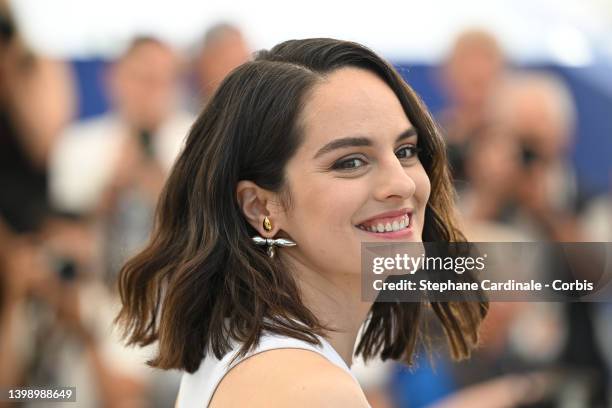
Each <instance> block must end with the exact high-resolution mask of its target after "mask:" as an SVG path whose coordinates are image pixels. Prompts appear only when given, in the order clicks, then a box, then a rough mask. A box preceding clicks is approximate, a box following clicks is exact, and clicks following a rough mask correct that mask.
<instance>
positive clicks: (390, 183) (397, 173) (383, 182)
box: [374, 154, 416, 201]
mask: <svg viewBox="0 0 612 408" xmlns="http://www.w3.org/2000/svg"><path fill="white" fill-rule="evenodd" d="M408 169H409V167H404V166H402V164H401V163H400V161H399V160H398V159H397V157H396V156H395V154H394V155H392V156H391V157H390V158H389V159H385V160H384V161H380V162H379V166H378V174H377V177H376V181H375V182H376V186H375V187H374V198H375V199H376V200H378V201H387V200H391V199H398V200H406V199H407V198H410V197H412V196H413V195H414V193H415V190H416V183H415V182H414V179H413V178H412V177H411V176H410V174H409V170H408Z"/></svg>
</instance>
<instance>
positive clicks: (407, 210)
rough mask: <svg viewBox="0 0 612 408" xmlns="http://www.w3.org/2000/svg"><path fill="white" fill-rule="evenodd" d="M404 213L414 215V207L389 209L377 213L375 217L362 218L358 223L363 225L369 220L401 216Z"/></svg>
mask: <svg viewBox="0 0 612 408" xmlns="http://www.w3.org/2000/svg"><path fill="white" fill-rule="evenodd" d="M404 214H408V215H409V216H410V217H411V216H412V209H411V208H402V209H401V210H395V211H387V212H384V213H380V214H377V215H375V216H373V217H370V218H368V219H365V220H362V221H360V222H358V223H357V225H361V224H366V223H368V222H372V221H374V220H377V219H379V218H392V217H400V216H402V215H404Z"/></svg>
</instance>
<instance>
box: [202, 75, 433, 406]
mask: <svg viewBox="0 0 612 408" xmlns="http://www.w3.org/2000/svg"><path fill="white" fill-rule="evenodd" d="M300 119H301V124H302V125H303V129H304V130H303V132H304V139H303V142H302V145H301V146H300V147H299V148H298V150H297V152H296V154H295V155H294V157H292V158H291V159H290V160H289V162H288V164H287V167H286V175H287V180H288V183H287V184H288V185H287V188H288V189H289V193H290V196H291V203H292V205H291V206H290V207H287V206H286V205H283V204H282V203H283V201H282V199H281V198H282V197H281V195H280V194H278V193H274V192H270V191H267V190H264V189H262V188H260V187H259V186H257V185H256V184H254V183H252V182H250V181H246V180H244V181H241V182H240V183H239V185H238V188H237V198H238V201H239V203H240V205H241V208H242V210H243V212H244V214H245V217H246V218H247V220H248V221H249V222H250V223H251V225H253V227H254V228H256V229H257V230H258V232H259V233H260V235H261V236H263V237H279V236H286V237H289V238H291V239H292V240H294V241H295V242H296V243H297V246H295V247H292V248H280V249H279V250H278V253H279V255H278V256H282V257H284V259H285V260H286V261H287V262H288V263H289V264H290V266H291V268H290V269H291V272H292V273H293V274H294V275H295V277H296V281H297V283H298V286H299V288H300V290H301V293H302V296H303V302H304V303H305V304H306V306H307V307H309V308H310V309H311V310H312V311H313V312H314V313H315V315H316V316H317V317H318V318H319V319H321V320H322V321H323V322H324V323H326V324H329V325H331V326H332V327H335V328H337V329H338V330H339V331H338V332H332V333H330V334H329V337H328V340H329V342H330V343H331V345H332V346H333V347H334V349H335V350H336V351H338V353H339V354H340V355H341V357H342V358H343V359H344V361H345V362H346V363H347V365H348V366H350V365H351V363H352V351H353V348H354V345H355V341H356V338H357V333H358V330H359V327H360V326H361V325H362V323H363V321H364V320H365V318H366V316H367V313H368V311H369V310H370V307H371V302H363V301H361V265H360V248H361V243H362V242H364V241H368V242H375V241H384V242H389V241H388V238H382V237H380V236H376V234H372V233H370V232H366V231H363V230H361V229H359V228H357V225H358V224H360V223H361V222H363V221H365V220H367V219H370V218H372V217H374V216H377V215H379V214H382V213H385V212H389V211H394V210H400V209H404V208H410V209H413V211H414V212H413V220H412V228H413V234H412V235H411V236H407V237H404V238H402V239H396V241H414V242H421V240H422V230H423V222H424V219H425V208H426V204H427V201H428V199H429V194H430V181H429V178H428V176H427V174H426V172H425V170H424V168H423V166H422V164H421V163H420V161H419V159H418V156H417V155H416V152H415V151H414V150H413V147H414V146H415V145H417V141H418V140H417V139H418V136H417V135H416V133H415V132H412V133H411V132H408V133H406V131H408V130H410V129H413V128H412V124H411V123H410V121H409V120H408V118H407V117H406V114H405V113H404V111H403V109H402V106H401V104H400V102H399V100H398V99H397V97H396V96H395V94H394V93H393V91H392V90H391V88H389V87H388V86H387V85H386V84H385V82H384V81H382V80H381V79H379V78H378V77H377V76H376V75H375V74H373V73H371V72H369V71H366V70H362V69H358V68H342V69H339V70H337V71H335V72H333V73H331V74H329V75H328V76H327V77H326V78H325V79H324V80H322V81H321V83H320V84H318V85H317V86H315V87H314V89H313V90H312V91H311V93H310V95H309V97H308V101H307V103H306V105H305V108H304V111H303V112H302V114H301V118H300ZM407 134H411V135H410V136H407V137H404V138H402V139H401V140H398V137H400V136H401V135H405V136H406V135H407ZM346 137H364V138H367V139H368V140H369V141H370V144H371V145H370V146H348V147H343V148H340V149H334V150H332V151H329V152H327V153H324V154H317V152H319V151H320V149H321V148H322V147H323V146H326V145H327V144H328V143H330V142H331V141H333V140H336V139H342V138H346ZM340 163H341V164H342V167H344V169H341V168H334V164H336V166H338V165H339V164H340ZM265 216H268V217H269V218H270V220H271V221H272V225H273V229H272V231H269V232H268V231H265V230H264V229H263V226H262V223H263V219H264V217H265ZM279 353H294V354H300V356H301V358H298V357H296V358H298V360H297V361H296V365H289V364H286V361H285V360H283V359H278V357H275V355H279ZM285 357H286V356H285ZM319 357H320V356H317V355H316V353H313V352H304V351H300V350H290V351H287V350H271V351H268V352H265V353H261V354H259V355H257V356H255V357H252V358H249V359H247V360H245V361H244V362H242V363H241V364H239V366H244V367H247V368H248V367H249V366H250V365H253V366H256V367H257V370H256V371H254V372H263V371H266V370H268V369H270V368H272V367H274V370H275V372H277V373H278V375H275V376H274V377H275V380H281V379H282V378H295V377H292V375H294V374H295V373H290V372H289V371H291V370H295V367H296V366H297V367H299V368H300V369H299V370H298V371H299V372H300V373H302V374H301V375H300V376H299V377H298V378H299V379H300V381H302V382H303V384H305V385H304V386H305V387H307V388H308V389H310V390H311V391H312V392H308V393H307V394H308V395H314V394H316V393H317V392H318V391H317V390H318V389H319V388H317V387H325V388H326V389H325V391H323V392H325V393H329V392H331V393H334V395H335V393H339V392H340V391H334V390H336V389H337V390H343V389H344V391H343V393H344V394H346V389H345V388H342V387H341V386H339V387H329V386H328V385H326V384H327V382H324V384H321V381H319V378H320V376H321V375H323V374H322V373H327V374H329V380H330V381H331V382H332V384H334V383H335V382H338V383H339V384H344V387H348V388H349V389H350V390H351V392H349V393H348V394H349V395H352V396H353V397H355V395H361V396H362V395H363V394H362V392H361V390H360V389H359V387H358V385H356V384H355V383H350V382H347V381H346V378H347V377H348V378H349V379H350V377H349V376H348V374H346V373H344V372H342V371H337V370H335V369H336V367H334V366H333V364H332V363H330V362H328V361H326V360H322V361H319V364H318V365H316V364H315V365H312V366H311V365H309V364H310V363H312V361H310V363H308V361H309V360H314V359H319ZM281 362H282V363H281ZM309 367H310V368H309ZM325 367H326V370H327V371H326V370H325V369H324V368H325ZM244 370H245V372H247V371H246V370H247V369H246V368H245V369H244ZM334 370H335V371H334ZM285 371H286V372H285ZM329 371H331V373H330V372H329ZM285 376H288V377H285ZM244 378H249V379H250V381H252V379H253V378H257V376H254V377H246V376H245V377H242V378H241V376H240V371H238V370H232V371H230V373H229V374H228V375H227V376H226V377H225V378H224V380H223V381H222V382H221V385H220V386H219V388H218V393H216V394H215V399H217V396H218V395H223V394H229V393H231V391H228V393H224V391H225V390H231V389H236V388H234V386H233V385H232V384H233V383H234V381H235V385H236V386H241V385H242V384H241V382H240V381H245V379H244ZM257 383H258V384H257V386H258V387H260V388H261V387H263V388H264V389H263V390H262V391H263V392H261V395H264V396H266V395H268V396H269V397H267V398H268V399H267V401H266V403H267V404H270V403H271V402H270V398H272V399H274V398H277V397H278V398H279V399H280V400H279V401H276V402H277V403H278V404H279V406H280V405H282V401H283V400H282V398H284V397H283V395H281V394H282V393H280V392H279V388H280V387H278V385H276V383H275V382H274V381H266V380H264V379H262V380H261V381H257ZM273 383H274V385H273ZM347 384H348V385H347ZM266 387H269V388H268V390H267V392H266V389H265V388H266ZM351 387H352V388H351ZM328 388H329V389H328ZM232 394H236V393H232ZM323 395H326V394H323ZM327 395H329V394H327ZM270 396H272V397H270ZM275 396H277V397H275ZM226 397H227V396H226ZM285 397H286V396H285ZM219 398H223V397H219ZM234 398H240V397H234ZM313 398H314V397H313ZM330 398H331V397H330ZM338 398H341V396H339V397H338ZM346 398H349V397H346ZM214 401H215V400H213V402H214ZM284 401H285V403H287V402H288V401H291V405H292V406H295V403H294V402H295V401H293V400H292V399H286V400H284ZM225 402H228V401H227V400H225ZM252 402H253V401H252V400H250V399H249V404H251V403H252ZM312 402H313V401H312V400H310V401H306V403H305V405H304V406H306V405H308V404H309V403H312ZM346 402H347V403H349V404H350V403H351V402H350V401H346ZM354 402H355V401H353V403H354ZM211 406H214V405H211ZM229 406H231V404H230V405H229ZM268 406H270V405H268ZM272 406H274V405H272ZM310 406H312V405H310ZM315 406H324V405H315ZM350 406H361V405H350Z"/></svg>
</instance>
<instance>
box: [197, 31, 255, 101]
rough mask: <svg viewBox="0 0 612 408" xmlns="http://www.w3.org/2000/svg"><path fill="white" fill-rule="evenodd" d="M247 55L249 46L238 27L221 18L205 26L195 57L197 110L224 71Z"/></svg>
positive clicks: (239, 62)
mask: <svg viewBox="0 0 612 408" xmlns="http://www.w3.org/2000/svg"><path fill="white" fill-rule="evenodd" d="M250 59H251V50H250V47H249V45H248V43H247V41H246V39H245V38H244V35H243V33H242V32H241V31H240V29H239V28H238V27H236V26H234V25H231V24H229V23H225V22H223V23H218V24H215V25H214V26H213V27H211V28H210V29H208V31H206V33H205V34H204V38H203V40H202V44H201V45H200V49H199V50H198V53H197V56H196V58H195V76H196V78H195V80H196V86H197V90H198V101H197V107H196V110H197V112H199V111H200V110H201V109H202V106H203V104H204V103H205V102H206V101H207V100H209V99H210V98H211V97H212V95H213V94H214V92H215V90H216V89H217V87H218V86H219V84H220V83H221V81H222V80H223V79H224V78H225V77H226V76H227V74H229V73H230V72H231V71H232V70H233V69H234V68H236V67H237V66H239V65H241V64H243V63H245V62H247V61H248V60H250Z"/></svg>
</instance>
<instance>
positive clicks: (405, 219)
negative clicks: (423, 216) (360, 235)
mask: <svg viewBox="0 0 612 408" xmlns="http://www.w3.org/2000/svg"><path fill="white" fill-rule="evenodd" d="M409 226H410V216H409V215H408V214H406V215H404V216H402V217H401V218H399V219H396V220H394V221H393V222H388V223H386V224H383V223H378V224H375V225H368V226H365V225H358V227H359V228H360V229H362V230H364V231H369V232H378V233H380V232H395V231H399V230H402V229H405V228H408V227H409Z"/></svg>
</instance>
